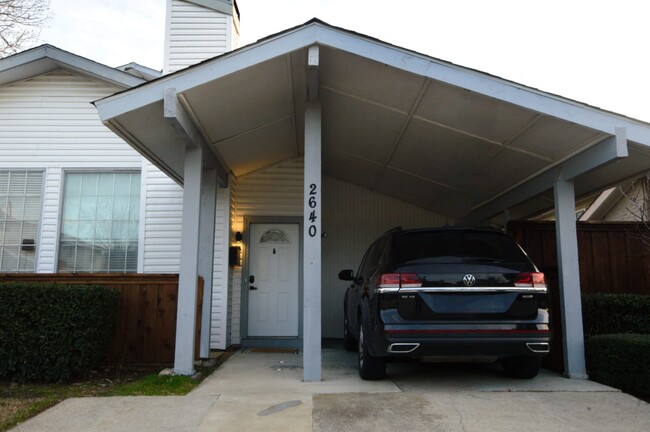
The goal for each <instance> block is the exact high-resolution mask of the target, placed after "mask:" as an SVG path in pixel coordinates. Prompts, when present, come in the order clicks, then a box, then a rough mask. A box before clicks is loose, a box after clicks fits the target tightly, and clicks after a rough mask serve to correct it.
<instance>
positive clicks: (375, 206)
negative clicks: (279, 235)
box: [232, 159, 450, 343]
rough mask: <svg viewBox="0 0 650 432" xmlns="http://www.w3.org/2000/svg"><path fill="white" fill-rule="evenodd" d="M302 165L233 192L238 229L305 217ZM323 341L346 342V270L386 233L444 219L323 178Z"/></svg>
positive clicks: (236, 286) (236, 306) (236, 291)
mask: <svg viewBox="0 0 650 432" xmlns="http://www.w3.org/2000/svg"><path fill="white" fill-rule="evenodd" d="M303 171H304V162H303V160H302V159H297V160H292V161H288V162H286V163H285V164H282V165H280V166H276V167H273V168H270V169H268V170H266V171H264V172H260V173H258V174H256V175H253V176H250V177H246V178H243V179H239V180H238V181H237V182H236V184H235V186H234V187H233V221H232V224H233V228H232V231H241V230H244V229H245V227H244V226H243V219H244V217H245V216H302V214H303V210H302V205H303ZM322 217H323V225H322V226H323V232H324V233H326V234H327V236H326V237H325V238H323V240H322V248H323V255H322V256H323V258H322V259H323V276H322V300H323V304H322V307H323V314H322V317H323V322H322V325H323V337H332V338H340V337H342V336H343V333H342V325H343V310H342V305H343V295H344V294H345V289H346V288H347V285H346V283H345V282H342V281H340V280H338V272H339V270H342V269H344V268H353V269H355V270H356V268H357V267H358V265H359V262H360V261H361V258H362V256H363V254H364V252H365V250H366V248H367V247H368V246H369V245H370V243H372V241H373V240H375V239H376V238H377V237H378V236H379V235H381V234H382V233H383V232H385V231H386V230H388V229H390V228H392V227H394V226H397V225H401V226H403V227H404V228H415V227H425V226H442V225H445V224H446V223H448V222H450V221H448V220H447V219H446V218H445V217H443V216H441V215H439V214H437V213H434V212H430V211H427V210H424V209H421V208H419V207H416V206H413V205H411V204H407V203H405V202H403V201H400V200H397V199H394V198H390V197H387V196H385V195H382V194H379V193H376V192H372V191H370V190H368V189H365V188H362V187H358V186H355V185H352V184H350V183H346V182H343V181H340V180H337V179H334V178H332V177H328V176H324V178H323V215H322ZM232 289H233V294H232V300H233V305H232V312H233V317H232V329H233V343H238V341H239V340H240V339H239V338H240V336H241V335H240V332H239V323H240V319H241V272H240V271H238V272H237V273H236V274H234V277H233V288H232Z"/></svg>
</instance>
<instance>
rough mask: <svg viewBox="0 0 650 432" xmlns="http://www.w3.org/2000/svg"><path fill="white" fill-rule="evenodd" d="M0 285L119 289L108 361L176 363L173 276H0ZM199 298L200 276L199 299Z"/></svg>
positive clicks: (198, 328)
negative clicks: (23, 284)
mask: <svg viewBox="0 0 650 432" xmlns="http://www.w3.org/2000/svg"><path fill="white" fill-rule="evenodd" d="M0 282H42V283H60V284H73V285H80V284H83V285H103V286H106V287H111V288H114V289H117V290H119V291H120V294H121V296H120V306H119V312H118V320H117V325H116V331H115V337H114V338H113V342H112V343H111V346H110V348H109V352H108V357H107V360H108V362H109V363H119V364H122V363H124V364H160V365H170V364H172V363H173V362H174V349H175V346H176V308H177V304H178V301H177V300H178V275H177V274H96V273H93V274H65V273H58V274H43V273H37V274H22V273H11V274H0ZM202 296H203V279H202V278H199V290H198V298H199V299H201V298H202ZM201 304H202V302H201V301H200V300H199V301H198V302H197V314H196V335H195V347H196V348H195V358H197V359H198V356H199V336H200V334H201Z"/></svg>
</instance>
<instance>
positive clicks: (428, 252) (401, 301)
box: [339, 228, 551, 380]
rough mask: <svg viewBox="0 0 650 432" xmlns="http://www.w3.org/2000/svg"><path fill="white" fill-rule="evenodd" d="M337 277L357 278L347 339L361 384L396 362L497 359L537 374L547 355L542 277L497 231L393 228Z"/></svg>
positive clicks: (521, 372) (512, 369) (507, 367)
mask: <svg viewBox="0 0 650 432" xmlns="http://www.w3.org/2000/svg"><path fill="white" fill-rule="evenodd" d="M339 279H342V280H345V281H351V282H352V284H351V285H350V286H349V287H348V289H347V291H346V293H345V304H344V307H345V313H344V317H345V320H344V339H345V347H346V349H348V350H358V352H359V375H360V376H361V378H363V379H370V380H372V379H381V378H383V376H384V372H385V363H386V360H387V359H389V358H399V357H415V358H420V359H427V358H435V359H442V360H445V359H453V360H456V359H472V360H477V359H479V360H485V361H490V360H492V361H497V360H498V361H501V364H502V366H503V369H504V371H505V373H506V374H507V375H510V376H513V377H517V378H532V377H534V376H536V375H537V374H538V372H539V369H540V366H541V360H542V356H543V355H545V354H547V353H548V351H549V343H550V339H551V331H550V328H549V314H548V306H547V304H548V302H547V297H546V290H547V287H546V281H545V279H544V274H543V273H541V272H540V271H539V270H538V269H537V267H535V265H534V264H533V263H532V261H531V260H530V259H529V258H528V256H527V255H526V254H525V253H524V251H523V250H522V249H521V248H520V247H519V245H517V243H515V242H514V241H513V240H512V239H511V238H510V237H508V236H507V235H506V234H504V233H502V232H500V231H496V230H490V229H461V228H431V229H415V230H402V229H401V228H395V229H393V230H391V231H388V232H387V233H385V234H384V235H382V236H381V237H380V238H379V239H377V240H376V241H375V242H374V243H373V244H372V245H371V246H370V248H369V249H368V251H367V252H366V254H365V256H364V257H363V260H362V262H361V265H360V266H359V270H358V272H357V273H356V274H354V273H353V271H352V270H343V271H341V272H340V273H339Z"/></svg>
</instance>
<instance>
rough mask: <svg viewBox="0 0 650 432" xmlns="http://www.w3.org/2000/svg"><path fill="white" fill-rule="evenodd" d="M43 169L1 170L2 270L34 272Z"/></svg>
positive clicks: (0, 230)
mask: <svg viewBox="0 0 650 432" xmlns="http://www.w3.org/2000/svg"><path fill="white" fill-rule="evenodd" d="M42 191H43V172H42V171H25V170H20V171H18V170H16V171H3V170H0V272H7V273H9V272H12V273H13V272H27V273H30V272H34V271H35V270H36V268H35V266H36V239H37V237H38V224H39V221H40V218H41V202H42V201H41V194H42Z"/></svg>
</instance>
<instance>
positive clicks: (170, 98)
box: [95, 19, 650, 220]
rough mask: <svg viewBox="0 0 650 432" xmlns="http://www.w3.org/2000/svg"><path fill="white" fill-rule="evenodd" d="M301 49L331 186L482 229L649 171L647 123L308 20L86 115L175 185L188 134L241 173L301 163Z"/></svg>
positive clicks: (304, 84)
mask: <svg viewBox="0 0 650 432" xmlns="http://www.w3.org/2000/svg"><path fill="white" fill-rule="evenodd" d="M311 46H318V47H319V53H320V55H319V67H318V93H319V98H320V102H321V106H322V113H323V114H322V115H323V117H322V136H323V173H324V174H327V175H330V176H332V177H335V178H339V179H341V180H344V181H347V182H351V183H354V184H357V185H360V186H363V187H366V188H369V189H371V190H374V191H377V192H380V193H383V194H386V195H389V196H393V197H396V198H399V199H402V200H404V201H407V202H410V203H413V204H416V205H418V206H421V207H423V208H426V209H430V210H433V211H436V212H439V213H441V214H444V215H447V216H448V217H450V218H453V219H455V220H461V219H465V220H473V219H476V220H478V219H480V220H484V219H487V218H490V217H493V216H495V215H498V214H500V213H501V212H502V211H503V210H505V209H509V210H510V213H511V215H512V217H523V216H526V215H529V214H532V213H534V212H538V211H541V210H545V209H548V208H550V207H552V206H553V199H552V194H550V195H549V190H550V189H551V188H552V187H553V184H554V182H555V180H556V179H557V178H564V179H567V180H574V183H575V188H576V194H577V195H578V196H581V195H586V194H590V193H594V192H596V191H599V190H601V189H603V188H604V187H606V186H609V185H612V184H616V183H618V182H620V181H623V180H625V179H629V178H632V177H635V176H638V175H640V174H642V173H644V172H645V171H647V170H648V169H650V125H649V124H647V123H644V122H641V121H638V120H634V119H631V118H628V117H625V116H622V115H619V114H615V113H611V112H606V111H603V110H600V109H597V108H594V107H591V106H588V105H586V104H583V103H579V102H576V101H573V100H569V99H566V98H562V97H559V96H556V95H552V94H549V93H545V92H542V91H539V90H536V89H533V88H530V87H526V86H523V85H521V84H517V83H514V82H511V81H507V80H504V79H501V78H498V77H495V76H491V75H488V74H485V73H482V72H479V71H476V70H472V69H468V68H464V67H461V66H458V65H454V64H451V63H448V62H445V61H442V60H439V59H435V58H432V57H428V56H425V55H422V54H419V53H416V52H413V51H409V50H406V49H403V48H400V47H396V46H393V45H390V44H387V43H385V42H382V41H379V40H376V39H373V38H369V37H367V36H364V35H360V34H357V33H354V32H351V31H347V30H344V29H340V28H336V27H333V26H330V25H328V24H326V23H324V22H322V21H319V20H316V19H314V20H311V21H309V22H307V23H305V24H303V25H301V26H298V27H295V28H292V29H289V30H286V31H284V32H281V33H278V34H276V35H272V36H269V37H267V38H265V39H262V40H260V41H258V42H256V43H254V44H251V45H248V46H245V47H243V48H240V49H238V50H235V51H232V52H230V53H227V54H224V55H221V56H219V57H215V58H213V59H210V60H207V61H205V62H203V63H200V64H198V65H195V66H192V67H189V68H187V69H184V70H181V71H178V72H176V73H174V74H171V75H167V76H164V77H162V78H159V79H157V80H154V81H152V82H150V83H147V84H144V85H141V86H139V87H136V88H133V89H130V90H126V91H124V92H122V93H118V94H116V95H113V96H111V97H108V98H106V99H102V100H100V101H97V102H96V103H95V104H96V106H97V108H98V110H99V113H100V117H101V118H102V120H103V121H104V122H105V124H106V125H107V126H108V127H109V128H111V129H112V130H114V131H115V132H116V133H118V134H119V135H121V136H122V137H124V138H125V139H126V140H127V141H128V142H129V143H131V145H132V146H133V147H134V148H136V149H137V150H138V151H140V152H141V153H142V154H143V155H145V156H146V157H148V158H149V159H150V160H151V161H153V162H154V163H155V164H156V165H157V166H158V167H159V168H161V169H162V170H163V171H165V172H166V173H167V174H168V175H170V176H171V177H172V178H174V179H176V180H177V181H178V182H179V183H182V181H183V157H184V156H183V155H184V146H185V144H186V143H187V141H186V140H187V139H188V136H189V137H190V138H189V140H193V139H196V138H199V139H201V138H202V140H203V141H204V143H205V145H206V148H209V149H210V152H209V154H210V160H208V161H206V163H211V164H215V165H218V166H222V167H225V170H227V171H230V172H231V173H232V174H234V175H235V176H246V175H250V174H251V173H255V172H257V171H260V170H264V169H266V168H268V167H271V166H274V165H277V164H279V163H282V162H283V161H286V160H289V159H294V158H299V157H301V156H302V155H303V147H304V145H303V138H304V137H303V135H304V111H305V103H306V100H307V97H308V86H309V71H308V66H307V55H308V49H309V47H311ZM165 100H166V102H165ZM628 154H629V156H628ZM626 156H627V157H626ZM613 162H615V163H613Z"/></svg>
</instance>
